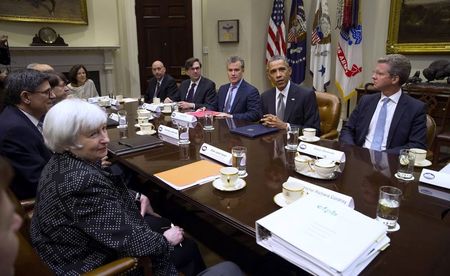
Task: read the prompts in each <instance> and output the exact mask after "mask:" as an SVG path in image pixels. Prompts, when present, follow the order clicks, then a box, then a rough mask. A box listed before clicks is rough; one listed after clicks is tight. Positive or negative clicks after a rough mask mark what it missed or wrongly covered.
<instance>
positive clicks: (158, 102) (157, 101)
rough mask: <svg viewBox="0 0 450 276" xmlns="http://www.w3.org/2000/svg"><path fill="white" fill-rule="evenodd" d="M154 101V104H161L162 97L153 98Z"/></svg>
mask: <svg viewBox="0 0 450 276" xmlns="http://www.w3.org/2000/svg"><path fill="white" fill-rule="evenodd" d="M153 103H154V104H160V103H161V99H160V98H153Z"/></svg>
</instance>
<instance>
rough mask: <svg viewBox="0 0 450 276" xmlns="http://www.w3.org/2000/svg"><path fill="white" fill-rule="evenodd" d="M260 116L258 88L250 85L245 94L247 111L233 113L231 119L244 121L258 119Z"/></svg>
mask: <svg viewBox="0 0 450 276" xmlns="http://www.w3.org/2000/svg"><path fill="white" fill-rule="evenodd" d="M261 117H262V111H261V96H260V95H259V92H258V89H256V88H255V87H252V88H251V90H250V91H249V92H248V96H247V111H246V112H244V113H235V114H233V119H238V120H245V121H251V122H254V121H258V120H259V119H261Z"/></svg>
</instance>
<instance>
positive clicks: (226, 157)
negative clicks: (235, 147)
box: [200, 143, 232, 166]
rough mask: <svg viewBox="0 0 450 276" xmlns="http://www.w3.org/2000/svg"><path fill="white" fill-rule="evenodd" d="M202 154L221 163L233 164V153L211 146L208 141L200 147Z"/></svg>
mask: <svg viewBox="0 0 450 276" xmlns="http://www.w3.org/2000/svg"><path fill="white" fill-rule="evenodd" d="M200 154H203V155H206V156H208V157H209V158H211V159H214V160H216V161H218V162H220V163H223V164H226V165H228V166H231V158H232V156H231V153H229V152H227V151H224V150H221V149H219V148H216V147H214V146H211V145H209V144H207V143H203V145H202V146H201V147H200Z"/></svg>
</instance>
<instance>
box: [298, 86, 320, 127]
mask: <svg viewBox="0 0 450 276" xmlns="http://www.w3.org/2000/svg"><path fill="white" fill-rule="evenodd" d="M305 94H306V93H305ZM303 110H304V112H305V113H304V118H305V120H304V122H303V126H300V127H301V128H306V127H312V128H315V129H316V130H317V134H316V135H317V136H320V116H319V108H318V106H317V98H316V93H315V92H314V91H312V90H310V91H309V93H307V99H306V101H305V102H304V106H303Z"/></svg>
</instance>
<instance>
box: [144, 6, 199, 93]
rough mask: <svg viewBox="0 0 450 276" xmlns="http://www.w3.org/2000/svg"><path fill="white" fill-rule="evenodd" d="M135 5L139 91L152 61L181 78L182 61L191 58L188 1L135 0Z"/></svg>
mask: <svg viewBox="0 0 450 276" xmlns="http://www.w3.org/2000/svg"><path fill="white" fill-rule="evenodd" d="M135 8H136V24H137V32H138V33H137V36H138V50H139V54H138V61H139V74H140V81H141V93H142V94H143V93H144V92H145V90H146V89H147V82H148V80H149V79H150V78H151V77H152V76H153V75H152V63H153V61H155V60H161V61H162V62H163V63H164V65H165V66H166V69H167V71H166V73H167V74H170V75H171V76H173V77H174V78H175V79H176V80H178V81H180V80H182V79H185V78H186V76H185V75H184V74H182V72H183V71H184V70H183V68H184V62H185V61H186V59H188V58H189V57H192V0H136V7H135Z"/></svg>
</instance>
